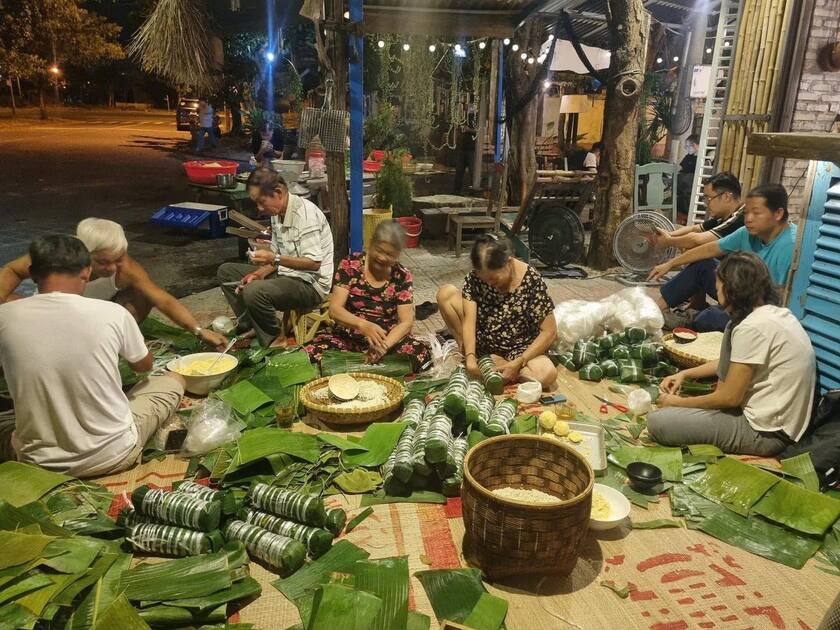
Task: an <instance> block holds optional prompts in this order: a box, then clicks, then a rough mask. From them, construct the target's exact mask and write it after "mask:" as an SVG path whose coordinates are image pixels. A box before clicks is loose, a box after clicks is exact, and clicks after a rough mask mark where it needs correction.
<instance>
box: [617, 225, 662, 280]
mask: <svg viewBox="0 0 840 630" xmlns="http://www.w3.org/2000/svg"><path fill="white" fill-rule="evenodd" d="M657 228H660V229H662V230H665V231H667V232H670V231H672V230H673V229H674V224H673V223H671V221H670V220H669V219H668V218H666V217H664V216H663V215H661V214H659V213H658V212H637V213H636V214H633V215H631V216H629V217H627V218H626V219H624V221H622V222H621V224H620V225H619V226H618V230H616V233H615V238H614V239H613V256H615V259H616V260H617V261H618V263H619V264H620V265H621V266H622V267H624V268H625V269H626V270H627V272H628V273H624V274H619V276H618V278H617V280H618V281H619V282H621V283H622V284H627V285H646V286H655V285H658V284H661V283H660V282H648V279H647V277H648V274H649V273H650V271H651V269H653V268H654V267H656V265H658V264H660V263H662V262H665V261H666V260H668V259H669V258H673V257H674V256H676V254H677V252H676V250H675V249H674V248H673V247H669V248H666V249H661V248H658V247H656V236H657V232H656V229H657Z"/></svg>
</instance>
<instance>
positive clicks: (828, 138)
mask: <svg viewBox="0 0 840 630" xmlns="http://www.w3.org/2000/svg"><path fill="white" fill-rule="evenodd" d="M747 153H752V154H754V155H766V156H769V157H781V158H795V159H800V160H817V161H821V162H823V161H824V162H838V163H840V133H753V134H751V135H750V137H749V142H748V144H747Z"/></svg>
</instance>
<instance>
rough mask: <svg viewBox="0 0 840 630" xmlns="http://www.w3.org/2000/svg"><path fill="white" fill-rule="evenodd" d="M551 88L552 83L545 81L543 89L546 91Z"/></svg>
mask: <svg viewBox="0 0 840 630" xmlns="http://www.w3.org/2000/svg"><path fill="white" fill-rule="evenodd" d="M550 87H551V81H543V88H545V89H546V90H547V89H548V88H550Z"/></svg>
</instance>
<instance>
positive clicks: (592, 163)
mask: <svg viewBox="0 0 840 630" xmlns="http://www.w3.org/2000/svg"><path fill="white" fill-rule="evenodd" d="M603 151H604V143H603V142H596V143H595V144H593V145H592V148H591V149H590V150H589V152H588V153H587V154H586V157H585V158H583V168H584V170H586V171H597V170H598V166H599V165H600V164H601V153H602V152H603Z"/></svg>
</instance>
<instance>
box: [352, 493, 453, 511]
mask: <svg viewBox="0 0 840 630" xmlns="http://www.w3.org/2000/svg"><path fill="white" fill-rule="evenodd" d="M386 503H440V504H443V503H446V497H445V496H443V495H442V494H441V493H440V492H433V491H431V490H414V491H412V492H411V494H409V495H408V496H405V497H397V496H391V495H390V494H385V492H384V491H382V490H379V491H377V492H373V493H371V494H365V495H362V500H361V502H360V503H359V505H360V506H361V507H368V506H370V505H384V504H386Z"/></svg>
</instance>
